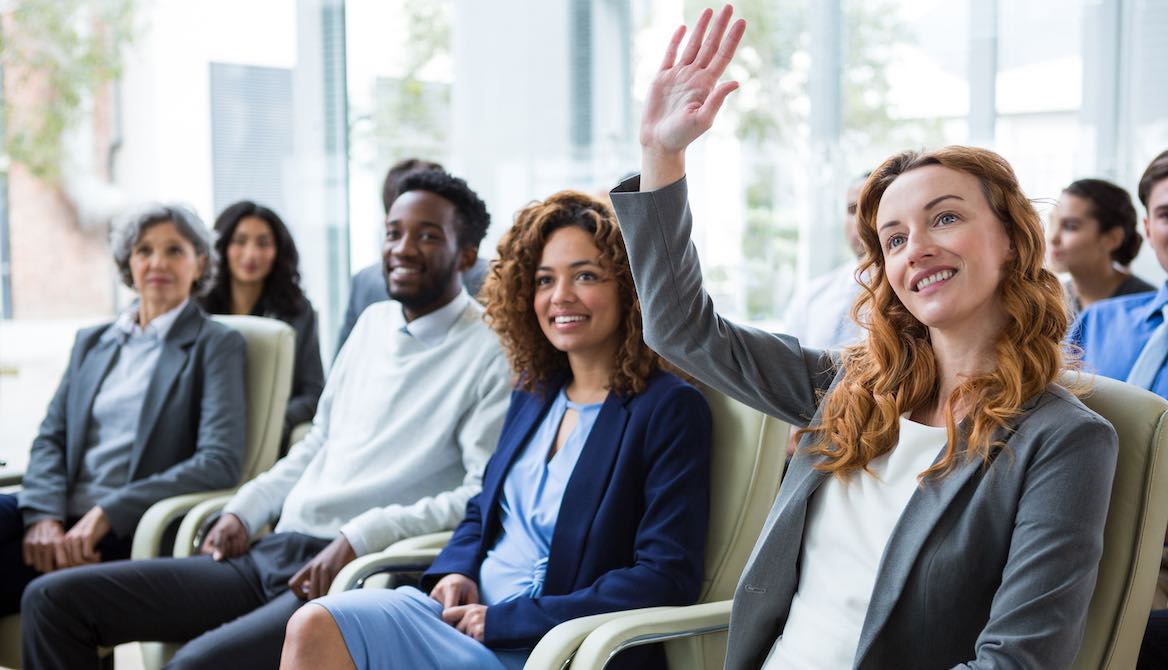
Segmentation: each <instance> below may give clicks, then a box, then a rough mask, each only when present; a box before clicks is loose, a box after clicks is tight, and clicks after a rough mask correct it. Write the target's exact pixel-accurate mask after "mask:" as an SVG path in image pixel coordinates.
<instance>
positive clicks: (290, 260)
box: [203, 200, 308, 320]
mask: <svg viewBox="0 0 1168 670" xmlns="http://www.w3.org/2000/svg"><path fill="white" fill-rule="evenodd" d="M249 216H254V217H256V218H257V219H259V220H261V221H263V222H264V223H266V224H268V227H269V228H271V229H272V238H273V239H274V241H275V243H276V260H275V261H274V262H273V263H272V271H271V272H270V273H268V276H267V278H265V279H264V292H263V294H262V295H261V296H260V302H259V304H257V307H258V308H261V309H262V310H264V311H266V310H271V312H272V313H273V314H275V315H276V316H278V317H279V318H281V319H285V320H291V319H293V318H295V317H296V316H298V315H299V314H300V313H301V312H303V311H304V310H305V309H306V308H307V307H308V299H307V298H306V297H305V296H304V290H303V289H301V288H300V253H299V252H298V251H296V243H295V242H294V241H293V240H292V233H291V232H289V231H288V226H286V225H284V221H283V219H281V218H280V215H278V214H276V213H275V212H274V211H272V210H271V209H268V208H267V207H264V206H263V205H260V204H256V203H254V202H252V201H251V200H240V201H239V202H237V203H234V204H231V205H228V206H227V208H226V209H224V210H223V213H221V214H220V215H219V218H218V219H216V220H215V234H216V235H217V238H216V240H215V251H216V252H218V254H219V257H220V258H222V259H223V262H221V263H220V264H219V272H218V275H217V277H216V279H215V285H214V287H213V288H212V289H211V291H210V292H209V293H208V294H207V296H206V297H205V298H203V309H205V310H207V311H208V312H210V313H211V314H230V313H231V268H230V267H228V265H229V263H227V260H226V259H227V247H229V246H231V237H232V235H234V234H235V228H236V227H237V226H238V225H239V222H240V221H242V220H244V219H245V218H247V217H249Z"/></svg>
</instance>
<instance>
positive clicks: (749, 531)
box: [330, 390, 790, 669]
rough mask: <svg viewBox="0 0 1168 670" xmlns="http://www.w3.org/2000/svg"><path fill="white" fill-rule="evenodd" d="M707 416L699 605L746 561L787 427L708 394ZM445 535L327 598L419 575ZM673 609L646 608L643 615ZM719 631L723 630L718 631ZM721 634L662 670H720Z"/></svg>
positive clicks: (548, 653) (345, 578)
mask: <svg viewBox="0 0 1168 670" xmlns="http://www.w3.org/2000/svg"><path fill="white" fill-rule="evenodd" d="M705 395H706V399H707V400H708V401H709V403H710V409H711V411H712V414H713V422H714V423H713V429H714V432H713V444H712V446H711V457H712V458H711V473H710V477H711V479H710V484H711V487H710V527H709V533H708V536H707V544H706V575H705V578H704V581H703V583H702V595H701V599H700V602H703V603H707V602H717V601H723V600H725V599H727V598H729V597H730V596H731V595H732V594H733V592H734V587H735V585H736V584H737V582H738V575H739V573H740V572H741V571H742V567H743V565H745V563H746V559H747V557H748V556H749V555H750V551H751V548H752V547H753V546H754V540H755V538H756V537H757V536H758V533H759V531H760V530H761V528H762V525H763V522H764V521H765V520H766V515H767V512H768V511H769V510H770V507H771V504H772V503H773V502H774V499H775V496H776V494H777V493H778V490H779V481H780V479H782V474H783V465H784V461H785V454H786V445H787V439H788V435H789V432H790V431H789V426H788V425H787V424H785V423H783V422H781V421H779V420H777V419H775V418H773V417H769V416H766V415H764V414H762V413H761V412H758V411H756V410H753V409H750V408H749V407H746V406H745V405H742V404H741V403H738V402H736V401H734V400H731V399H730V398H728V397H726V396H724V395H722V394H721V393H718V392H716V391H709V390H706V391H705ZM449 536H450V534H449V533H439V534H434V535H426V536H422V537H418V538H411V539H409V540H404V541H402V542H399V543H397V544H395V545H393V546H392V547H390V548H389V549H387V550H385V551H384V552H381V553H379V554H374V555H370V556H365V557H362V558H359V559H357V560H356V561H353V562H352V563H350V564H349V565H347V566H345V569H344V570H342V571H341V573H340V574H338V575H337V579H336V580H335V581H334V582H333V587H332V590H331V591H330V592H332V593H336V592H338V591H342V590H345V589H347V588H353V587H355V586H360V585H372V580H369V581H368V582H367V581H366V580H367V579H368V578H369V577H370V576H371V575H374V574H376V573H379V572H382V571H385V570H405V571H412V570H420V569H424V568H425V566H427V565H429V563H430V562H431V561H433V559H434V557H435V556H437V554H438V552H439V551H440V550H441V547H442V546H443V545H444V544H445V542H446V540H447V539H448V538H449ZM671 609H674V608H652V609H650V610H641V611H647V612H653V611H665V610H671ZM622 615H623V613H621V612H614V613H610V614H600V615H597V616H591V617H584V618H581V619H575V620H572V621H568V622H566V623H564V624H561V625H560V626H557V627H556V628H554V629H553V630H552V631H551V632H549V633H548V635H547V636H545V637H544V639H543V641H541V642H540V644H539V645H538V646H537V647H536V648H535V650H534V651H533V652H532V655H531V657H530V658H529V659H528V661H527V666H526V667H528V668H540V669H546V668H559V667H561V666H563V664H564V663H565V662H566V661H567V660H568V659H570V658H571V656H572V654H573V653H574V652H575V651H576V647H577V645H579V643H580V641H581V640H582V639H584V638H585V636H587V635H588V634H589V633H590V632H592V631H593V630H594V629H596V628H597V626H600V625H601V624H603V623H604V622H606V621H609V620H611V619H614V618H618V617H621V616H622ZM723 628H725V627H724V626H723ZM725 645H726V640H725V634H724V633H722V634H715V635H709V636H705V637H700V638H693V639H691V640H688V641H686V642H683V643H681V644H680V645H674V647H673V648H672V649H668V648H667V653H668V654H669V658H670V663H671V664H675V663H677V662H680V659H682V658H692V659H694V660H700V659H706V660H707V661H708V662H709V663H716V664H717V666H718V667H721V660H720V659H721V657H722V654H723V650H724V648H725Z"/></svg>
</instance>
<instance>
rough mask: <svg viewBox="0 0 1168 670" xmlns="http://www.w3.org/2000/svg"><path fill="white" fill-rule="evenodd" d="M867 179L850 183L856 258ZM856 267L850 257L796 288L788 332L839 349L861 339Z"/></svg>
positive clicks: (848, 229) (847, 229)
mask: <svg viewBox="0 0 1168 670" xmlns="http://www.w3.org/2000/svg"><path fill="white" fill-rule="evenodd" d="M867 178H868V174H867V173H865V174H864V175H862V176H861V177H859V178H858V179H856V180H855V181H853V182H852V183H851V185H850V186H848V193H847V212H846V213H845V215H844V236H845V237H846V238H847V242H848V249H849V250H851V252H852V253H853V254H855V258H856V259H859V258H860V256H861V255H862V254H863V253H864V245H863V243H862V242H860V233H859V231H858V229H857V227H856V202H857V201H858V200H859V199H860V188H861V187H862V186H863V185H864V180H865V179H867ZM856 269H857V263H856V260H849V261H848V262H847V263H844V264H843V265H841V266H839V267H838V268H836V269H835V270H832V271H831V272H829V273H827V274H825V275H820V276H819V277H816V278H815V279H812V280H811V281H810V282H808V283H806V284H804V285H803V286H801V287H800V288H798V289H796V291H795V294H794V295H792V296H791V301H790V302H789V303H788V304H787V310H786V312H784V314H783V328H784V329H785V330H786V332H787V333H789V334H791V335H794V336H795V337H797V338H799V342H800V344H802V345H803V346H806V347H815V348H817V349H839V348H842V347H844V346H845V345H848V344H851V343H853V342H856V341H858V340H859V339H860V325H859V324H857V323H856V322H855V321H854V320H852V317H851V311H852V305H854V304H855V302H856V296H857V295H859V293H860V283H859V282H858V281H856ZM792 444H794V442H792Z"/></svg>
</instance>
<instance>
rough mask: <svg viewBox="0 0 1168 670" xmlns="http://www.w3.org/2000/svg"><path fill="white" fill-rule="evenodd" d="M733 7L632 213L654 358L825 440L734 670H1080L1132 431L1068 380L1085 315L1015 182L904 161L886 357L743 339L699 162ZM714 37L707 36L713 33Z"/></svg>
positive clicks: (649, 149)
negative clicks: (702, 217)
mask: <svg viewBox="0 0 1168 670" xmlns="http://www.w3.org/2000/svg"><path fill="white" fill-rule="evenodd" d="M731 15H732V10H731V8H730V7H729V6H727V7H725V8H723V10H722V11H721V12H720V13H719V14H718V17H717V19H716V20H715V21H714V23H713V25H712V27H711V26H710V22H711V19H712V16H713V14H712V12H710V11H709V10H706V11H705V12H704V13H703V14H702V15H701V18H700V19H699V20H698V22H697V24H696V26H695V29H694V32H693V34H692V36H691V37H690V39H689V41H688V43H687V45H686V46H685V48H684V49H683V50H680V52H679V48H680V47H681V41H682V38H683V36H684V32H685V29H684V27H683V28H680V29H679V30H678V31H677V32H676V33H675V34H674V36H673V39H672V41H671V42H670V45H669V47H668V49H667V51H666V56H665V59H664V63H663V64H662V66H661V69H660V70H659V71H658V72H657V74H656V76H655V78H654V80H653V83H652V85H651V87H650V90H649V93H648V96H647V97H646V108H645V112H644V116H643V118H642V123H641V135H640V139H641V144H642V151H643V153H642V156H643V163H642V168H643V169H642V174H641V176H640V178H639V183H638V181H637V179H636V178H634V179H631V180H629V181H626V182H625V183H624V184H622V185H621V186H620V187H618V188H617V189H616V191H615V192H614V193H613V194H612V199H613V204H614V206H615V207H616V211H617V214H618V217H619V220H620V223H621V227H622V230H623V232H624V234H625V241H626V243H627V245H628V250H629V257H630V260H631V263H632V267H633V275H634V277H635V278H636V281H637V288H638V291H639V295H640V296H641V300H642V301H643V305H644V311H645V315H646V318H645V323H646V331H645V338H646V340H647V341H648V342H649V344H650V345H651V346H653V347H654V348H655V349H657V350H658V351H660V352H661V353H662V354H663V355H664V356H665V357H666V358H667V359H668V360H671V361H673V362H674V363H676V364H677V365H679V366H681V367H682V368H684V369H685V370H686V371H688V372H690V373H692V374H693V375H695V376H696V377H697V378H699V379H701V380H703V381H705V382H706V383H708V384H710V385H711V386H713V387H715V388H717V389H719V390H721V391H722V392H724V393H727V394H728V395H730V396H732V397H735V398H737V399H739V400H740V401H742V402H745V403H747V404H750V405H752V406H754V407H756V408H758V409H760V410H762V411H765V412H768V413H771V414H774V415H776V416H778V417H781V418H782V419H784V420H786V421H789V422H792V423H794V424H796V425H799V426H803V427H804V429H803V430H802V431H801V437H800V441H799V446H798V449H797V451H796V454H795V456H794V458H793V459H792V461H791V464H790V466H789V469H788V472H787V474H786V477H785V479H784V482H783V486H782V488H781V489H780V493H779V496H778V499H777V500H776V502H775V505H774V508H773V509H772V511H771V514H770V517H769V519H768V521H767V524H766V525H765V526H764V530H763V533H762V535H761V536H760V538H759V539H758V541H757V544H756V545H755V548H754V552H753V554H752V555H751V558H750V560H749V562H748V563H747V566H746V568H745V570H744V572H743V575H742V578H741V580H740V582H739V587H738V590H737V591H736V593H735V598H734V606H733V610H732V614H731V617H730V636H729V643H728V651H727V658H726V667H727V668H732V669H738V668H759V667H764V668H817V669H820V668H954V667H961V668H1065V667H1067V666H1069V665H1070V664H1071V662H1072V660H1073V659H1074V658H1075V655H1076V652H1077V651H1078V647H1079V644H1080V641H1081V639H1082V635H1083V627H1084V621H1085V618H1086V613H1087V605H1088V603H1089V601H1090V599H1091V594H1092V591H1093V589H1094V585H1095V578H1096V573H1097V570H1098V562H1099V557H1100V555H1101V553H1102V549H1103V527H1104V523H1105V519H1106V515H1107V507H1108V501H1109V496H1110V490H1111V482H1112V476H1113V474H1114V469H1115V460H1116V456H1117V451H1118V446H1117V443H1116V436H1115V431H1114V430H1113V429H1112V427H1111V425H1110V424H1108V423H1107V422H1106V421H1105V420H1103V419H1102V418H1101V417H1099V416H1098V415H1096V414H1094V413H1093V412H1091V411H1090V410H1088V409H1087V408H1086V407H1085V406H1084V405H1083V404H1082V403H1080V402H1079V400H1078V399H1077V398H1076V397H1075V396H1074V395H1073V394H1072V393H1070V392H1068V391H1067V390H1066V389H1064V388H1063V387H1061V386H1059V385H1058V384H1057V378H1058V376H1059V374H1060V372H1062V371H1063V370H1064V369H1066V368H1068V367H1070V361H1068V360H1067V357H1066V356H1065V352H1064V351H1063V348H1062V345H1061V341H1062V338H1063V336H1064V334H1065V332H1066V327H1067V312H1066V308H1065V306H1064V303H1063V296H1062V290H1061V288H1060V286H1059V283H1058V281H1057V279H1056V278H1055V276H1054V275H1053V274H1051V273H1050V272H1049V271H1047V270H1044V269H1043V267H1042V262H1043V255H1044V253H1043V252H1044V248H1043V234H1042V227H1041V224H1040V221H1039V218H1038V215H1037V213H1036V212H1035V211H1034V209H1033V208H1032V207H1031V205H1030V203H1029V201H1028V200H1027V199H1026V197H1025V196H1024V195H1023V193H1022V190H1021V188H1020V187H1019V185H1018V181H1017V179H1016V178H1015V176H1014V173H1013V170H1011V168H1010V166H1009V164H1008V163H1007V162H1006V161H1005V160H1003V159H1002V158H1001V157H1000V156H998V155H997V154H994V153H993V152H990V151H986V150H984V149H974V148H967V147H949V148H947V149H942V150H940V151H935V152H931V153H919V152H906V153H902V154H898V155H896V156H893V157H891V158H889V159H888V160H887V161H885V162H884V163H883V164H882V165H881V166H880V167H879V168H877V169H876V170H875V171H874V172H873V173H872V174H871V175H870V176H869V178H868V180H867V182H866V183H865V185H864V188H863V190H862V192H861V194H860V200H859V226H860V232H861V238H862V241H863V244H864V252H865V253H864V257H863V259H862V262H861V267H860V269H859V271H858V272H857V273H856V275H857V278H858V280H859V281H860V282H861V286H862V290H861V294H860V297H859V298H858V300H857V302H856V305H855V306H854V308H853V311H852V314H853V318H858V320H859V321H860V322H861V325H862V326H864V327H865V328H866V330H867V340H866V341H865V342H863V343H861V344H857V345H853V346H851V347H848V348H847V349H844V350H843V351H830V352H829V351H821V350H816V349H809V348H806V347H803V346H801V345H800V343H799V342H798V341H797V340H795V339H794V338H791V337H789V336H785V335H774V334H770V333H766V332H763V331H760V330H756V329H753V328H747V327H743V326H738V325H736V324H733V323H731V322H729V321H727V320H725V319H723V318H722V317H720V316H719V315H718V314H717V313H716V312H715V310H714V306H713V303H712V301H711V300H710V297H709V296H708V295H707V294H706V292H705V291H704V290H703V288H702V277H701V271H700V269H699V267H698V259H697V254H696V252H695V250H694V247H693V244H692V243H691V242H690V239H689V238H690V228H691V215H690V211H689V207H688V205H687V202H686V199H687V196H686V182H685V149H686V147H687V146H688V145H689V144H690V143H691V142H693V141H694V140H695V139H697V137H699V136H700V135H701V134H702V133H704V132H705V131H706V130H707V129H709V128H710V126H711V124H712V123H713V120H714V117H715V115H716V114H717V111H718V109H719V107H720V106H721V104H722V102H723V100H724V99H725V98H726V96H727V95H728V94H729V93H730V92H731V91H733V90H734V88H735V87H736V86H737V84H736V83H734V82H724V83H719V79H720V77H721V75H722V73H723V72H724V70H725V68H726V66H727V65H728V63H729V62H730V60H731V58H732V56H733V54H734V51H735V49H736V47H737V44H738V42H739V40H740V39H741V37H742V34H743V31H744V30H745V23H744V22H743V21H741V20H739V21H736V22H735V23H734V24H733V25H731V23H730V20H731ZM707 28H710V31H709V34H708V35H706V29H707Z"/></svg>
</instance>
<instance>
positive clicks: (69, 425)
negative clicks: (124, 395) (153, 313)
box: [20, 300, 246, 537]
mask: <svg viewBox="0 0 1168 670" xmlns="http://www.w3.org/2000/svg"><path fill="white" fill-rule="evenodd" d="M111 326H112V324H105V325H102V326H95V327H92V328H85V329H82V330H81V331H79V332H78V333H77V339H76V341H75V342H74V344H73V353H72V355H71V356H70V357H69V366H68V368H66V370H65V375H64V377H63V378H62V379H61V384H60V386H59V387H58V388H57V392H56V393H55V394H54V395H53V399H52V401H50V403H49V409H48V412H47V413H46V415H45V419H44V421H43V422H42V423H41V427H40V431H39V433H38V434H37V437H36V439H35V440H33V443H32V451H31V454H30V455H29V464H28V470H27V471H26V473H25V475H24V484H23V486H24V488H23V490H21V492H20V507H21V509H22V510H23V511H24V513H25V518H26V519H28V518H37V517H51V518H56V519H61V520H64V519H65V501H66V497H67V496H68V492H69V488H70V486H71V484H72V483H73V481H75V479H76V478H77V475H78V472H79V469H80V467H81V460H82V456H83V454H84V452H85V448H86V444H85V438H86V433H87V431H88V428H89V421H90V412H91V410H92V408H93V400H94V398H95V397H96V396H97V391H98V388H99V387H100V386H101V382H102V380H103V379H104V378H105V376H106V374H107V373H108V372H109V370H110V368H111V367H112V364H113V361H114V356H115V354H116V353H117V349H118V345H117V344H116V343H115V342H111V341H108V340H107V341H104V342H103V341H102V339H101V336H102V334H103V333H105V331H106V330H107V329H109V328H110V327H111ZM245 356H246V346H245V343H244V340H243V336H242V335H240V334H239V333H237V332H235V331H234V330H231V329H230V328H228V327H226V326H224V325H222V324H219V323H216V322H214V321H211V320H210V319H208V318H207V317H206V316H205V315H204V314H203V311H202V310H201V309H200V308H199V307H198V305H196V304H195V302H194V301H193V300H192V301H191V302H189V303H188V304H187V306H186V307H185V308H184V309H183V311H182V312H181V313H180V314H179V316H178V318H177V319H176V320H175V322H174V325H173V326H171V329H170V331H169V332H168V333H167V336H166V340H165V342H164V343H163V348H162V352H161V353H160V354H159V357H158V363H157V367H155V369H154V374H153V376H152V377H151V379H150V384H149V386H148V388H147V391H146V398H145V400H144V402H143V405H142V414H141V416H140V418H139V421H138V434H137V437H136V439H135V440H134V444H133V447H132V451H131V455H130V476H129V483H128V484H127V485H126V486H125V487H123V488H122V489H120V490H118V491H117V492H115V493H113V494H111V495H109V496H107V497H105V498H103V499H102V500H99V501H98V505H99V506H100V507H101V508H102V510H103V511H104V512H105V514H106V517H107V518H108V519H109V521H110V524H111V525H112V526H113V532H114V533H116V534H117V535H118V536H119V537H128V536H129V535H130V534H132V533H133V531H134V528H135V527H136V526H137V525H138V520H139V519H140V518H141V517H142V514H143V513H145V511H146V509H147V508H148V507H150V505H152V504H154V503H155V502H157V501H159V500H161V499H163V498H168V497H170V496H175V495H179V494H183V493H192V492H195V491H207V490H213V489H221V488H227V487H231V486H235V485H236V484H238V483H239V477H240V471H241V468H242V463H243V452H244V439H245V432H246V431H245V417H246V405H245V397H244V365H245Z"/></svg>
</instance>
